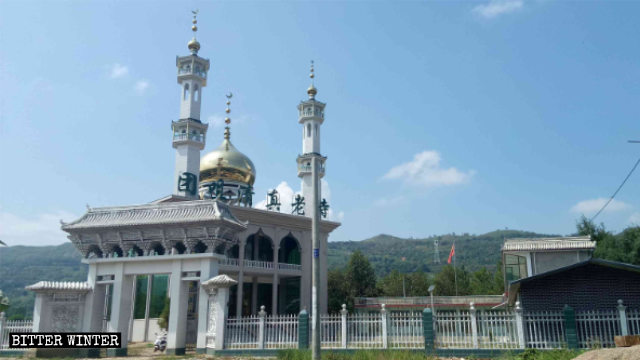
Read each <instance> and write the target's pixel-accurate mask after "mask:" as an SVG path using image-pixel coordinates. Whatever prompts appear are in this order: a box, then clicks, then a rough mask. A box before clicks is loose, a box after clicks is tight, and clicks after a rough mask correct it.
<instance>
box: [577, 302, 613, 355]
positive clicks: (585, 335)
mask: <svg viewBox="0 0 640 360" xmlns="http://www.w3.org/2000/svg"><path fill="white" fill-rule="evenodd" d="M576 331H577V332H578V346H580V348H581V349H589V348H594V347H614V346H615V343H614V342H613V337H614V336H616V335H620V334H622V331H621V329H620V316H619V312H618V311H617V310H611V311H587V312H582V313H576Z"/></svg>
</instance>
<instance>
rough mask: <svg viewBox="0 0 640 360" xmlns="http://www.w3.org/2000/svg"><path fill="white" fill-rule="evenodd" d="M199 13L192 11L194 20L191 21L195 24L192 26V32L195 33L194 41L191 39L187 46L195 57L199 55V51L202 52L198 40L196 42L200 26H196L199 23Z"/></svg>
mask: <svg viewBox="0 0 640 360" xmlns="http://www.w3.org/2000/svg"><path fill="white" fill-rule="evenodd" d="M198 12H199V11H198V10H197V9H196V10H193V11H191V13H193V20H191V22H192V23H193V26H191V31H193V39H191V40H190V41H189V43H188V44H187V47H188V48H189V50H190V51H191V53H192V54H194V55H196V54H197V53H198V50H200V43H199V42H198V40H196V32H197V31H198V26H197V25H196V24H197V23H198V19H197V16H198Z"/></svg>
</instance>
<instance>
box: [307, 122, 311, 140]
mask: <svg viewBox="0 0 640 360" xmlns="http://www.w3.org/2000/svg"><path fill="white" fill-rule="evenodd" d="M307 137H311V124H307Z"/></svg>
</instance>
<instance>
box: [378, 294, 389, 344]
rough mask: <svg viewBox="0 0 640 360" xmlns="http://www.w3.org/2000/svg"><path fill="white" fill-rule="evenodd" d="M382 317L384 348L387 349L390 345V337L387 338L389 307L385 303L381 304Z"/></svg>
mask: <svg viewBox="0 0 640 360" xmlns="http://www.w3.org/2000/svg"><path fill="white" fill-rule="evenodd" d="M380 318H381V321H382V348H383V349H386V348H388V347H389V346H388V345H389V341H388V340H389V339H388V338H387V309H386V308H385V305H384V304H381V305H380Z"/></svg>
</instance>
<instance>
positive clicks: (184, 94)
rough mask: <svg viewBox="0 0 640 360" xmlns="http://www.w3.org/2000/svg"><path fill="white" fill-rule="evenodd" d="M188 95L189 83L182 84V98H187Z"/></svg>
mask: <svg viewBox="0 0 640 360" xmlns="http://www.w3.org/2000/svg"><path fill="white" fill-rule="evenodd" d="M187 96H189V84H184V91H183V92H182V100H187Z"/></svg>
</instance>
